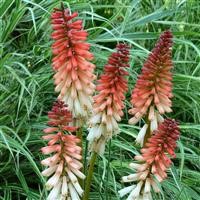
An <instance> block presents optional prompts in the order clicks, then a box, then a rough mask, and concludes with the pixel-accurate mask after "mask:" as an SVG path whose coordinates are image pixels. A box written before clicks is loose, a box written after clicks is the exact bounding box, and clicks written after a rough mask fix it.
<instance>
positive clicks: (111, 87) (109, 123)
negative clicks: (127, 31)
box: [87, 44, 129, 154]
mask: <svg viewBox="0 0 200 200" xmlns="http://www.w3.org/2000/svg"><path fill="white" fill-rule="evenodd" d="M128 62H129V47H128V45H126V44H118V45H117V52H114V53H112V54H111V56H110V57H109V59H108V64H106V65H105V68H104V74H103V75H101V77H100V80H99V81H98V82H99V84H98V86H97V90H98V91H99V94H97V95H96V96H94V106H93V108H94V115H93V116H92V118H91V119H90V125H91V128H90V131H89V134H88V137H87V139H88V140H89V141H90V146H91V150H93V151H96V152H97V153H99V154H102V153H103V152H104V148H105V142H106V141H107V140H108V139H110V138H111V137H112V135H113V134H116V133H118V124H117V122H118V121H120V120H121V116H122V115H123V111H122V109H123V108H124V103H123V100H124V99H125V96H124V93H125V92H126V91H127V89H128V87H127V80H126V79H125V76H127V75H128V72H127V71H126V70H125V68H127V67H129V64H128Z"/></svg>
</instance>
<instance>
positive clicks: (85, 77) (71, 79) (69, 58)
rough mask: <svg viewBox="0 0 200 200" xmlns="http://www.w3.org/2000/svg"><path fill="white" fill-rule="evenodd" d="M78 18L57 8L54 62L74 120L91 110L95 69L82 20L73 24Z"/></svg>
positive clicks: (58, 87)
mask: <svg viewBox="0 0 200 200" xmlns="http://www.w3.org/2000/svg"><path fill="white" fill-rule="evenodd" d="M77 16H78V13H73V14H71V15H70V14H69V10H68V9H65V10H59V9H55V11H54V12H53V13H52V16H51V18H52V27H53V33H52V38H53V39H54V43H53V45H52V51H53V60H52V62H53V69H54V70H55V72H56V74H55V75H54V80H55V84H56V88H55V90H56V91H57V92H60V95H59V99H61V100H63V101H64V102H65V103H66V104H67V105H68V106H69V109H70V111H71V112H72V114H73V117H76V118H82V117H87V116H88V114H89V112H90V111H91V109H92V94H93V91H94V89H95V85H94V84H93V83H92V81H93V80H94V79H95V75H94V74H93V70H94V68H95V66H94V65H93V64H92V63H90V62H89V60H92V59H93V55H92V53H90V52H89V48H90V45H89V44H88V43H86V42H85V40H86V39H87V35H88V33H87V32H86V31H85V30H83V27H82V21H81V20H77V21H72V20H73V19H74V18H75V17H77Z"/></svg>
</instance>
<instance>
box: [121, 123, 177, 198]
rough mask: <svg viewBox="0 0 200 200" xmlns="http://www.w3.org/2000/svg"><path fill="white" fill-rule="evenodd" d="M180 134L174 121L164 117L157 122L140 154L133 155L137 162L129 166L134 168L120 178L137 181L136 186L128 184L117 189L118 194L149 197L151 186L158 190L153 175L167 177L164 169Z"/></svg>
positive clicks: (169, 163) (159, 177) (166, 167)
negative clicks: (156, 126) (132, 171)
mask: <svg viewBox="0 0 200 200" xmlns="http://www.w3.org/2000/svg"><path fill="white" fill-rule="evenodd" d="M179 135H180V132H179V127H178V124H177V122H176V121H174V120H172V119H165V120H164V122H163V123H161V124H159V126H158V130H156V131H154V132H153V135H152V136H151V138H149V139H148V142H147V143H146V144H145V147H144V148H142V149H141V153H142V155H138V156H135V159H136V160H137V161H138V162H139V163H137V164H136V163H131V164H130V167H131V168H133V169H134V170H136V173H135V174H130V175H128V176H124V177H123V178H122V180H123V182H134V181H137V182H138V183H137V186H129V187H126V188H124V189H122V190H120V191H119V193H120V196H124V195H126V194H128V193H130V195H129V197H128V199H133V200H135V199H138V198H140V199H145V200H146V199H148V200H149V199H151V193H150V189H151V187H152V188H153V190H154V191H155V192H159V191H160V190H159V187H158V186H157V185H156V181H155V180H154V177H155V178H156V179H157V180H158V181H159V182H161V181H163V179H165V178H167V174H166V170H167V169H168V168H169V167H170V165H171V162H172V161H171V159H170V157H175V153H174V150H175V148H176V141H177V140H178V138H179Z"/></svg>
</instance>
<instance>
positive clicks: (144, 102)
mask: <svg viewBox="0 0 200 200" xmlns="http://www.w3.org/2000/svg"><path fill="white" fill-rule="evenodd" d="M171 47H172V33H171V32H170V31H165V32H164V33H163V34H162V35H161V36H160V39H159V41H158V42H157V44H156V46H155V48H154V49H153V50H152V52H151V53H150V55H149V56H148V58H147V60H146V62H145V63H144V66H143V68H142V73H141V75H139V76H138V80H137V82H136V85H135V88H134V90H133V92H132V100H131V103H132V104H133V108H132V109H130V110H129V112H130V114H132V115H134V117H133V118H131V119H130V121H129V122H130V123H131V124H135V123H137V122H138V121H139V120H140V119H141V117H142V116H143V115H145V114H147V112H148V111H149V115H148V118H149V120H153V117H154V108H157V110H158V112H159V113H160V114H164V113H165V112H171V111H172V110H171V104H172V103H171V97H172V96H173V95H172V82H171V81H172V73H171V71H170V70H171V69H172V67H173V64H172V57H171V53H172V50H171Z"/></svg>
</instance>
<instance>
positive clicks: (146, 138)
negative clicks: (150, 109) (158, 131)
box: [143, 119, 151, 146]
mask: <svg viewBox="0 0 200 200" xmlns="http://www.w3.org/2000/svg"><path fill="white" fill-rule="evenodd" d="M145 121H146V124H147V125H148V128H147V132H146V134H145V137H144V144H143V146H145V144H146V142H147V140H148V139H149V138H150V137H151V129H150V123H151V122H150V120H148V119H146V120H145Z"/></svg>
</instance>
